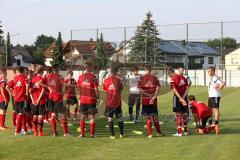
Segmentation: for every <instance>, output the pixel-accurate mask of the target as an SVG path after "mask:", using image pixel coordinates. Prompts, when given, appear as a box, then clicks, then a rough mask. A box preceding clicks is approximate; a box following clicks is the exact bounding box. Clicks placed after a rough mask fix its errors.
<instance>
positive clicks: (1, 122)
mask: <svg viewBox="0 0 240 160" xmlns="http://www.w3.org/2000/svg"><path fill="white" fill-rule="evenodd" d="M6 76H7V70H6V69H5V68H0V88H1V89H0V130H4V129H7V127H6V126H5V120H6V111H7V107H8V103H9V99H10V96H9V94H8V91H7V90H6V85H7V80H6Z"/></svg>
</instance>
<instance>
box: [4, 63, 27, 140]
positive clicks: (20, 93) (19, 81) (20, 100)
mask: <svg viewBox="0 0 240 160" xmlns="http://www.w3.org/2000/svg"><path fill="white" fill-rule="evenodd" d="M11 88H13V90H12V89H11ZM27 88H28V83H27V78H26V76H25V75H24V68H23V67H21V66H19V67H17V68H16V76H15V77H14V79H13V81H12V82H11V83H9V84H8V85H7V89H8V91H10V93H9V94H10V95H13V96H14V103H15V111H16V114H17V116H16V119H17V120H16V129H15V135H16V136H19V135H21V133H20V130H21V128H22V119H23V115H24V114H25V101H26V94H27V92H26V91H27Z"/></svg>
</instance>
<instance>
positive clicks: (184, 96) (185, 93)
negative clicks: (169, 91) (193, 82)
mask: <svg viewBox="0 0 240 160" xmlns="http://www.w3.org/2000/svg"><path fill="white" fill-rule="evenodd" d="M189 87H190V86H189V85H187V87H186V91H185V92H184V94H183V97H182V98H183V99H185V98H186V97H187V95H188V92H189Z"/></svg>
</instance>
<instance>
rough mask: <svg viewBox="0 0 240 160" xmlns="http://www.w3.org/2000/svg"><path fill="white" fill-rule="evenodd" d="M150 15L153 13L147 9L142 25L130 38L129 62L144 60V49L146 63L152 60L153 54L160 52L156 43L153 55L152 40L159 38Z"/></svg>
mask: <svg viewBox="0 0 240 160" xmlns="http://www.w3.org/2000/svg"><path fill="white" fill-rule="evenodd" d="M152 17H153V15H152V14H151V12H150V11H149V12H148V13H147V14H146V19H145V20H144V21H143V23H142V25H141V26H139V27H138V28H137V30H136V32H135V36H134V37H133V38H132V39H131V40H130V43H129V47H130V48H131V51H130V53H129V61H130V62H144V61H145V50H146V53H147V56H146V57H147V59H146V61H147V62H148V63H149V62H150V63H151V62H154V56H157V55H159V54H160V48H159V46H158V45H156V55H154V45H155V43H154V42H156V43H157V42H159V41H160V39H159V38H158V35H159V31H158V30H157V29H156V28H155V22H154V20H152Z"/></svg>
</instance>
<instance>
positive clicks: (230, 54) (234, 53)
mask: <svg viewBox="0 0 240 160" xmlns="http://www.w3.org/2000/svg"><path fill="white" fill-rule="evenodd" d="M232 55H239V56H240V48H238V49H236V50H234V51H232V52H231V53H229V54H228V55H226V56H232Z"/></svg>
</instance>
